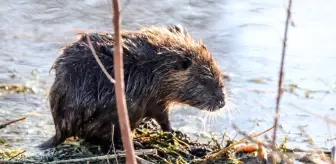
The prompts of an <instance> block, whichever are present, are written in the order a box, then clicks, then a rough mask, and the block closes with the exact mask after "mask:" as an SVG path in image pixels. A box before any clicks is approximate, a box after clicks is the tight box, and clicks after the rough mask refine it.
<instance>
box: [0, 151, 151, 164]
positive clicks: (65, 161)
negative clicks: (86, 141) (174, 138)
mask: <svg viewBox="0 0 336 164" xmlns="http://www.w3.org/2000/svg"><path fill="white" fill-rule="evenodd" d="M127 154H128V153H127V152H126V153H117V154H111V155H103V156H96V157H88V158H78V159H68V160H60V161H53V162H47V164H57V163H70V162H83V161H96V160H106V159H112V158H118V157H125V156H126V158H127ZM134 154H135V155H154V154H157V150H156V149H142V150H137V151H135V152H134ZM0 162H1V161H0ZM5 162H6V161H5ZM126 163H127V162H126Z"/></svg>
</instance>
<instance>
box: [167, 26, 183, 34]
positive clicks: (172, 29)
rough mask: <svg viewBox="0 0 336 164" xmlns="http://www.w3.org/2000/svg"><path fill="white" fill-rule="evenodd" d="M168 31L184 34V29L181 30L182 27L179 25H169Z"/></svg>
mask: <svg viewBox="0 0 336 164" xmlns="http://www.w3.org/2000/svg"><path fill="white" fill-rule="evenodd" d="M168 30H169V31H170V32H175V33H184V29H183V27H182V25H180V24H176V25H169V26H168Z"/></svg>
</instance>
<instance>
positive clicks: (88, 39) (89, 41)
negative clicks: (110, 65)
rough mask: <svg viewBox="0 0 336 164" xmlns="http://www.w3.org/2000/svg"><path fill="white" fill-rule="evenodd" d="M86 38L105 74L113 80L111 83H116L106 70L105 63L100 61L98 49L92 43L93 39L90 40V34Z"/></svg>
mask: <svg viewBox="0 0 336 164" xmlns="http://www.w3.org/2000/svg"><path fill="white" fill-rule="evenodd" d="M86 39H87V42H88V44H89V47H90V49H91V52H92V55H93V56H94V58H95V59H96V61H97V63H98V65H99V67H100V68H101V69H102V71H103V72H104V74H105V76H106V77H107V78H108V79H109V80H110V81H111V83H115V82H116V81H115V80H114V79H113V78H112V77H111V75H110V74H109V73H108V72H107V71H106V69H105V67H104V65H103V63H102V62H101V61H100V59H99V57H98V55H97V53H96V51H95V50H94V48H93V46H92V43H91V40H90V37H89V35H86Z"/></svg>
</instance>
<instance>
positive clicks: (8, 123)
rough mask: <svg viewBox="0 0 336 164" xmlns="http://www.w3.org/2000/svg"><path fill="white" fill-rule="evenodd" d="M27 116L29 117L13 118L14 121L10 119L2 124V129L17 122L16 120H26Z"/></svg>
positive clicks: (0, 126) (0, 127)
mask: <svg viewBox="0 0 336 164" xmlns="http://www.w3.org/2000/svg"><path fill="white" fill-rule="evenodd" d="M26 118H27V117H21V118H19V119H16V120H12V121H9V122H7V123H4V124H1V125H0V129H2V128H5V127H6V126H8V125H10V124H13V123H16V122H19V121H23V120H25V119H26Z"/></svg>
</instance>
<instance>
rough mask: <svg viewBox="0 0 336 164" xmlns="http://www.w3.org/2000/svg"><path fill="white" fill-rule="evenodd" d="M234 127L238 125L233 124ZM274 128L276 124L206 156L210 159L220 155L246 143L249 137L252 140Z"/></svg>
mask: <svg viewBox="0 0 336 164" xmlns="http://www.w3.org/2000/svg"><path fill="white" fill-rule="evenodd" d="M233 127H237V126H236V125H233ZM273 128H274V126H272V127H270V128H268V129H266V130H264V131H262V132H260V133H258V134H254V135H250V136H246V137H245V138H243V139H241V140H240V141H238V142H235V143H233V144H231V145H230V146H228V147H226V148H224V149H221V150H220V151H218V152H216V153H213V154H209V155H207V156H206V157H205V158H206V159H209V158H215V157H216V156H218V155H219V154H223V153H225V152H227V151H228V150H229V149H231V148H232V147H234V146H236V145H238V144H241V143H244V142H246V141H247V140H248V139H251V140H252V139H253V138H256V137H258V136H261V135H263V134H265V133H267V132H268V131H270V130H272V129H273Z"/></svg>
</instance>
